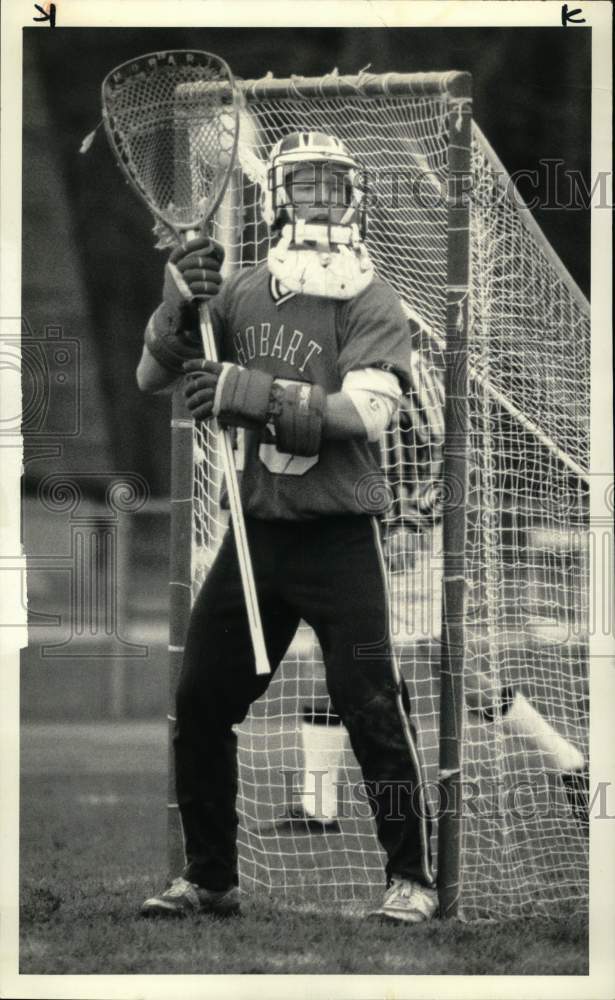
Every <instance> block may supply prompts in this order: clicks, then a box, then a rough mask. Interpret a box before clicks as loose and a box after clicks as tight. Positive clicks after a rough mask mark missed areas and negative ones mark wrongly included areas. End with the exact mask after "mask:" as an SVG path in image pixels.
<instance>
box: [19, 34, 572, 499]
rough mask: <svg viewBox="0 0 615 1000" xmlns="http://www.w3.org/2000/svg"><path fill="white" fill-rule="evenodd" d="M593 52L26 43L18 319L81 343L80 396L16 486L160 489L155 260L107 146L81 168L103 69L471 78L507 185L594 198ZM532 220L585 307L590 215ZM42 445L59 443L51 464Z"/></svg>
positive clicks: (35, 449) (463, 46) (209, 42)
mask: <svg viewBox="0 0 615 1000" xmlns="http://www.w3.org/2000/svg"><path fill="white" fill-rule="evenodd" d="M590 42H591V32H590V30H589V29H584V28H567V29H563V28H553V29H551V28H531V29H530V28H515V29H512V28H510V29H490V28H485V29H460V28H457V29H416V28H412V29H409V28H408V29H388V28H382V29H378V30H373V29H324V30H323V29H318V30H316V29H315V30H312V29H307V28H295V29H272V28H262V29H258V30H255V29H252V28H250V29H238V28H233V29H223V30H221V29H195V30H188V29H147V30H143V29H126V28H121V29H78V28H74V29H73V28H56V29H54V30H49V29H48V28H42V27H40V28H39V27H33V28H27V29H25V30H24V119H23V120H24V146H23V153H24V159H23V317H24V321H25V323H26V335H27V336H29V337H31V338H32V339H33V340H34V341H38V340H41V339H43V338H44V337H45V329H46V328H47V327H49V326H50V325H54V326H59V327H61V329H62V332H63V336H64V337H65V338H67V339H69V340H73V341H75V342H76V348H75V350H76V351H78V354H79V359H78V371H76V370H75V372H74V373H73V374H74V379H75V380H76V384H77V388H78V389H80V398H79V400H78V409H79V427H78V433H76V434H72V435H65V436H64V437H62V435H60V436H59V437H58V438H57V439H56V438H53V433H49V428H45V427H43V428H41V426H40V425H39V424H35V425H33V426H32V427H31V428H30V429H28V427H26V428H25V431H26V433H25V438H26V457H27V480H26V484H27V486H28V487H29V488H30V487H32V486H33V485H34V484H35V483H36V482H37V481H38V480H40V479H41V477H43V476H44V475H47V474H48V473H49V472H51V471H57V470H61V471H67V472H70V473H71V474H78V473H80V472H86V471H92V470H98V471H103V470H104V471H107V470H111V469H113V470H122V471H127V470H131V471H134V472H138V473H140V474H141V475H143V476H145V478H146V479H147V480H148V482H149V484H150V487H151V491H152V493H153V494H154V495H156V494H164V493H166V492H167V490H168V474H169V432H168V419H169V402H168V399H165V398H152V397H145V396H142V395H141V394H140V393H139V392H138V390H137V388H136V385H135V381H134V370H135V367H136V364H137V361H138V358H139V356H140V353H141V346H142V333H143V329H144V326H145V323H146V321H147V318H148V316H149V314H150V312H151V311H152V310H153V308H154V307H155V305H156V303H157V301H158V296H159V293H160V282H161V275H162V269H163V265H164V259H165V258H164V256H163V255H162V254H161V253H159V252H158V251H155V250H154V249H153V237H152V234H151V225H152V223H151V216H150V215H149V214H148V212H147V210H146V209H145V207H144V206H143V205H142V204H140V203H139V201H138V200H137V199H136V197H135V196H134V195H133V194H132V192H131V191H130V190H129V189H128V187H127V185H126V184H125V182H124V179H123V176H122V175H121V174H120V172H119V170H118V168H117V166H116V165H115V162H114V160H113V157H112V155H111V152H110V150H109V148H108V146H107V142H106V138H105V136H104V132H103V131H102V130H100V131H99V132H98V133H97V137H96V140H95V142H94V145H93V147H92V148H91V150H90V151H89V153H88V154H87V155H84V156H81V155H79V152H78V150H79V146H80V143H81V141H82V139H83V137H84V136H85V134H86V133H88V132H90V131H91V130H92V129H93V128H94V127H95V125H96V124H97V123H98V121H99V120H100V115H101V112H100V85H101V82H102V80H103V78H104V76H105V75H106V74H107V73H108V72H109V71H110V70H111V69H112V68H114V67H115V66H116V65H118V64H119V63H121V62H123V61H124V60H127V59H130V58H132V57H134V56H137V55H141V54H143V53H145V52H148V51H153V50H157V49H164V48H204V49H208V50H210V51H213V52H216V53H218V54H219V55H221V56H223V57H224V58H225V59H226V60H227V61H228V62H229V64H230V66H231V68H232V69H233V71H234V72H235V74H236V75H237V76H241V77H244V78H248V77H258V76H263V75H264V74H265V73H266V72H267V71H269V70H272V71H273V73H274V75H275V76H286V75H290V74H292V73H295V74H300V75H321V74H323V73H326V72H329V71H331V70H332V69H333V68H334V67H337V69H338V70H339V72H340V73H355V72H358V71H359V70H361V69H363V68H364V67H366V66H367V65H368V64H369V65H370V68H371V70H372V71H373V72H386V71H391V70H393V71H402V72H414V71H424V70H449V69H459V70H469V71H470V72H471V73H472V74H473V78H474V94H475V105H474V114H475V118H476V121H477V122H478V124H479V125H480V127H481V128H482V130H483V131H484V133H485V134H486V136H487V138H488V139H489V141H490V142H491V144H492V145H493V147H494V149H495V151H496V152H497V153H498V155H499V156H500V158H501V159H502V161H503V163H504V164H505V166H506V167H507V169H508V170H509V171H510V172H514V171H517V170H521V169H524V170H535V169H537V168H538V166H539V160H540V159H541V158H553V159H556V158H557V159H561V160H563V164H562V169H563V170H566V171H572V170H576V171H580V172H581V173H582V175H583V176H584V178H585V181H586V184H587V185H588V187H589V186H590V184H589V175H590V119H591V108H590V87H591V79H590V57H591V49H590ZM521 191H522V193H524V194H526V196H528V197H529V196H531V195H532V194H534V193H535V192H534V191H532V190H530V189H528V188H525V190H524V188H523V186H522V187H521ZM534 214H535V216H536V218H537V220H538V222H539V223H540V225H541V226H542V228H543V229H544V231H545V233H546V235H547V237H548V238H549V240H550V241H551V242H552V244H553V246H554V248H555V249H556V251H557V252H558V253H559V255H560V256H561V257H562V259H563V261H564V263H565V264H566V266H567V267H568V268H569V270H570V271H571V273H572V275H573V277H574V278H575V279H576V281H577V282H578V283H579V285H580V286H581V288H582V289H583V290H584V291H585V292H586V293H588V291H589V245H590V244H589V241H590V231H589V212H588V211H582V210H571V209H570V208H568V209H554V208H551V209H540V210H536V211H535V213H534ZM27 378H28V373H27V372H26V374H25V375H24V379H25V382H24V401H25V403H27V395H28V391H29V388H28V384H27ZM50 438H51V439H52V440H53V441H56V440H57V441H58V442H59V443H60V449H59V454H56V456H55V458H54V459H53V462H51V461H50V459H49V458H48V457H45V455H46V453H45V448H46V447H47V444H48V443H49V439H50Z"/></svg>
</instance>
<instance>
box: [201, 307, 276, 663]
mask: <svg viewBox="0 0 615 1000" xmlns="http://www.w3.org/2000/svg"><path fill="white" fill-rule="evenodd" d="M199 314H200V321H201V323H200V325H201V337H202V340H203V350H204V351H205V357H206V358H208V359H209V360H210V361H217V360H218V352H217V350H216V342H215V339H214V333H213V329H212V326H211V319H210V316H209V310H208V308H207V305H206V304H205V303H202V304H201V306H200V308H199ZM213 427H214V431H215V433H216V435H217V439H218V443H219V445H220V451H221V454H222V468H223V470H224V478H225V480H226V488H227V491H228V498H229V507H230V510H231V520H232V524H233V533H234V535H235V546H236V548H237V559H238V562H239V572H240V574H241V583H242V586H243V593H244V598H245V602H246V610H247V613H248V623H249V626H250V637H251V639H252V647H253V649H254V659H255V663H256V673H257V674H269V673H271V668H270V666H269V658H268V656H267V650H266V647H265V636H264V633H263V626H262V622H261V616H260V610H259V606H258V597H257V595H256V586H255V583H254V571H253V568H252V558H251V556H250V548H249V546H248V537H247V534H246V524H245V520H244V516H243V508H242V506H241V499H240V496H239V483H238V481H237V470H236V468H235V459H234V455H233V445H232V442H231V436H230V434H229V432H228V431H226V430H222V428H221V427H220V426H219V425H218V422H217V421H216V420H214V421H213Z"/></svg>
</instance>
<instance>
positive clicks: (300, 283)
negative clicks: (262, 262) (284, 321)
mask: <svg viewBox="0 0 615 1000" xmlns="http://www.w3.org/2000/svg"><path fill="white" fill-rule="evenodd" d="M351 211H352V210H351ZM347 215H348V213H345V215H344V218H343V219H342V221H341V222H339V223H337V224H335V225H331V224H330V223H326V224H325V223H322V222H311V223H310V222H307V221H306V220H305V219H296V218H295V219H294V220H293V222H292V223H288V224H287V225H285V226H284V227H283V229H282V232H281V235H280V239H279V241H278V242H277V243H276V244H275V245H274V246H272V247H271V249H270V251H269V256H268V258H267V262H268V266H269V270H270V272H271V274H273V275H274V277H275V278H277V279H278V281H280V282H281V283H282V284H283V285H284V286H285V287H286V288H287V289H288V290H289V291H291V292H298V293H299V294H302V295H318V296H321V297H322V298H328V299H352V298H354V297H355V296H356V295H358V294H359V292H362V291H363V289H364V288H367V286H368V285H369V283H370V282H371V280H372V278H373V276H374V266H373V264H372V262H371V260H370V258H369V254H368V252H367V248H366V247H365V245H364V244H363V243H362V242H361V238H360V234H359V228H358V226H357V225H356V224H353V225H350V226H349V225H348V224H346V225H344V220H345V219H346V217H347Z"/></svg>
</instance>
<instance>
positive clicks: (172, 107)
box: [102, 50, 270, 674]
mask: <svg viewBox="0 0 615 1000" xmlns="http://www.w3.org/2000/svg"><path fill="white" fill-rule="evenodd" d="M102 106H103V122H104V125H105V130H106V132H107V137H108V139H109V141H110V143H111V146H112V149H113V150H114V152H115V154H116V157H117V161H118V163H119V165H120V167H121V169H122V170H123V171H124V173H125V175H126V177H127V178H128V181H129V183H130V185H131V186H132V188H133V189H134V190H135V191H136V192H137V194H138V195H139V196H140V197H141V198H142V199H143V200H144V201H145V203H146V204H147V206H148V208H149V209H150V211H151V212H153V214H154V216H155V218H156V220H157V223H161V224H162V228H163V231H165V230H166V233H167V234H168V235H169V237H171V238H174V239H175V240H176V241H185V240H186V239H189V238H190V237H191V236H192V235H193V234H194V233H195V232H197V231H200V232H205V231H206V229H207V226H208V224H209V222H210V221H211V220H212V218H213V215H214V213H215V212H216V210H217V208H218V206H219V205H220V202H221V201H222V198H223V197H224V193H225V191H226V187H227V185H228V182H229V179H230V177H231V173H232V171H233V167H234V164H235V159H236V154H237V144H238V139H239V108H240V96H239V92H238V90H237V88H236V85H235V81H234V79H233V76H232V73H231V71H230V69H229V67H228V66H227V65H226V63H225V62H224V61H223V60H222V59H220V58H219V57H218V56H215V55H211V54H210V53H208V52H195V51H184V50H179V51H177V50H176V51H170V52H155V53H152V54H151V55H145V56H141V57H139V58H138V59H134V60H132V61H130V62H127V63H123V64H122V65H121V66H118V68H117V69H115V70H113V71H112V72H111V73H109V75H108V76H107V77H106V78H105V80H104V81H103V85H102ZM199 313H200V328H201V337H202V341H203V350H204V353H205V357H206V358H208V359H209V360H210V361H217V360H218V357H217V349H216V343H215V339H214V335H213V329H212V326H211V319H210V316H209V310H208V309H207V305H206V303H201V305H200V309H199ZM213 425H214V430H215V433H216V435H217V440H218V443H219V446H220V451H221V455H222V466H223V470H224V476H225V480H226V486H227V490H228V496H229V506H230V511H231V519H232V524H233V532H234V535H235V543H236V547H237V557H238V561H239V569H240V572H241V581H242V584H243V591H244V597H245V602H246V608H247V613H248V622H249V626H250V634H251V638H252V645H253V648H254V656H255V661H256V672H257V674H267V673H269V672H270V667H269V661H268V657H267V651H266V649H265V641H264V635H263V629H262V624H261V618H260V611H259V607H258V599H257V596H256V588H255V585H254V573H253V570H252V560H251V558H250V550H249V548H248V540H247V536H246V528H245V521H244V517H243V510H242V507H241V500H240V497H239V485H238V482H237V472H236V469H235V462H234V457H233V445H232V440H231V436H230V433H229V432H228V431H227V430H222V429H221V428H220V427H219V426H218V425H217V422H215V421H213Z"/></svg>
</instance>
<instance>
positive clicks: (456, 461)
mask: <svg viewBox="0 0 615 1000" xmlns="http://www.w3.org/2000/svg"><path fill="white" fill-rule="evenodd" d="M455 97H456V98H457V100H455V101H454V102H452V103H451V106H450V108H449V112H448V126H449V138H448V142H449V175H448V219H447V291H446V348H445V359H446V373H445V388H446V402H445V428H446V429H445V440H444V466H443V479H444V483H443V485H444V504H443V506H444V511H443V545H444V573H443V584H442V645H441V661H440V746H439V758H440V759H439V773H440V796H441V800H440V815H439V824H438V895H439V903H440V915H441V916H442V917H455V916H457V914H458V910H459V901H460V893H461V885H460V856H461V838H462V823H463V818H462V804H463V803H462V791H463V788H462V780H461V766H462V734H463V706H464V683H463V671H464V666H465V658H464V643H465V610H466V556H465V550H466V504H467V496H468V435H469V403H468V323H469V315H470V310H469V294H470V280H471V276H470V261H471V252H470V221H471V217H470V201H471V184H472V78H471V76H470V74H469V73H466V74H463V80H459V79H458V80H457V87H456V94H455Z"/></svg>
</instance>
